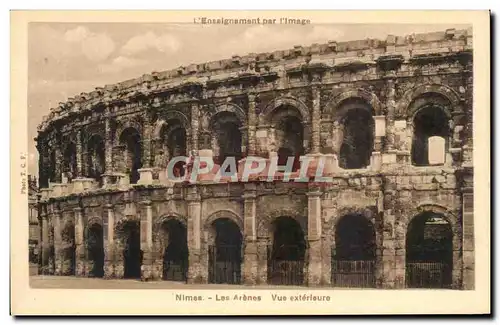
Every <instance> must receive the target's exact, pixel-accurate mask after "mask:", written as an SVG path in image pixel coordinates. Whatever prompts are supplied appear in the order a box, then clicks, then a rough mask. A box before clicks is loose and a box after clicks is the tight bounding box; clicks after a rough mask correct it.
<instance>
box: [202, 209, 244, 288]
mask: <svg viewBox="0 0 500 325" xmlns="http://www.w3.org/2000/svg"><path fill="white" fill-rule="evenodd" d="M210 237H211V238H209V242H210V243H211V244H212V245H209V247H208V257H209V258H208V263H209V269H208V280H209V283H228V284H239V283H240V282H241V262H242V254H241V245H242V240H243V238H242V235H241V230H240V228H239V227H238V225H237V224H236V223H235V222H234V221H232V220H231V219H229V218H220V219H217V220H215V221H214V222H213V223H212V225H211V229H210Z"/></svg>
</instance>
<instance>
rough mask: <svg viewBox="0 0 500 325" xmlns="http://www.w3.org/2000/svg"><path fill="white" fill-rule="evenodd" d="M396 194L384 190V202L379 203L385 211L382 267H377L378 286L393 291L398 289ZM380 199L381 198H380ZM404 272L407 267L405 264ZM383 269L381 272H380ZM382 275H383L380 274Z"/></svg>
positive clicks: (399, 285)
mask: <svg viewBox="0 0 500 325" xmlns="http://www.w3.org/2000/svg"><path fill="white" fill-rule="evenodd" d="M394 194H395V193H394V192H393V191H391V190H388V189H384V193H383V194H382V195H383V198H382V200H383V202H379V205H380V206H382V207H383V209H384V215H383V221H382V247H381V253H382V259H381V264H382V265H380V266H379V265H376V270H377V271H376V272H377V273H376V281H377V286H379V287H382V288H384V289H392V288H395V287H396V247H395V246H396V240H397V239H396V230H395V227H396V216H395V215H394V200H395V199H396V198H395V195H394ZM379 199H380V198H379ZM397 267H398V276H399V277H401V274H400V273H401V272H400V271H401V270H400V269H401V265H397ZM402 267H403V272H404V268H405V265H404V263H403V265H402ZM379 269H381V272H379V271H378V270H379ZM380 273H381V274H380ZM403 276H404V273H403ZM379 277H381V278H379ZM398 287H399V288H402V287H403V286H402V284H401V283H399V284H398Z"/></svg>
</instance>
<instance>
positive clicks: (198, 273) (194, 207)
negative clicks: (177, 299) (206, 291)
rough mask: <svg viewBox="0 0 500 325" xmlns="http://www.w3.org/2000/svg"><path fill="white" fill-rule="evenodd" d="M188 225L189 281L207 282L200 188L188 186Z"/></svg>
mask: <svg viewBox="0 0 500 325" xmlns="http://www.w3.org/2000/svg"><path fill="white" fill-rule="evenodd" d="M186 199H187V201H188V226H187V228H188V229H187V232H188V233H187V237H188V238H187V240H188V249H189V257H188V262H189V269H188V277H187V281H188V283H207V282H208V265H202V260H205V259H202V256H201V254H202V249H201V198H200V194H199V193H198V188H197V187H196V186H192V187H190V188H188V195H187V198H186Z"/></svg>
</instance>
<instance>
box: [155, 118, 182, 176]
mask: <svg viewBox="0 0 500 325" xmlns="http://www.w3.org/2000/svg"><path fill="white" fill-rule="evenodd" d="M160 142H161V147H160V150H161V151H162V152H163V153H164V154H165V156H166V157H167V159H166V161H165V163H164V164H163V165H165V166H162V167H166V165H167V164H168V160H169V159H173V158H175V157H182V156H187V155H188V152H187V135H186V129H185V128H184V127H183V126H182V124H181V122H180V121H179V120H176V119H172V120H168V121H167V123H166V124H165V125H164V126H163V127H162V130H161V135H160ZM185 167H186V162H185V161H179V162H177V163H176V164H175V165H174V167H173V174H174V176H175V177H181V176H184V175H185V173H186V170H185Z"/></svg>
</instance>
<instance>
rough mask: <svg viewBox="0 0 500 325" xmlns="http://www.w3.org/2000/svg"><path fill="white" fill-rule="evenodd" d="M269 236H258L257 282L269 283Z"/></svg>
mask: <svg viewBox="0 0 500 325" xmlns="http://www.w3.org/2000/svg"><path fill="white" fill-rule="evenodd" d="M268 244H269V238H268V237H258V238H257V267H258V269H257V284H267V263H268V261H267V254H268Z"/></svg>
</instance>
